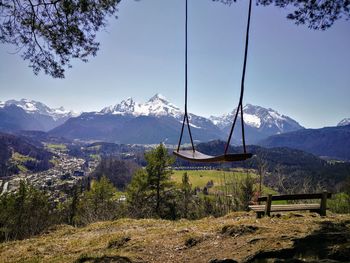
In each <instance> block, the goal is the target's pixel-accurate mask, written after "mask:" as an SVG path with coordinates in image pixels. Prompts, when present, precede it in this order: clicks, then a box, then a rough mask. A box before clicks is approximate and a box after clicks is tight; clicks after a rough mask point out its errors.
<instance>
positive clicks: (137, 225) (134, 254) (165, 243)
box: [0, 213, 350, 262]
mask: <svg viewBox="0 0 350 263" xmlns="http://www.w3.org/2000/svg"><path fill="white" fill-rule="evenodd" d="M300 215H301V216H300ZM344 220H347V222H350V216H349V215H347V216H340V215H329V216H327V217H325V218H322V217H320V216H318V215H316V214H310V213H298V216H297V215H295V214H292V213H290V214H286V215H283V216H281V217H279V218H278V217H272V218H263V219H259V220H257V219H256V218H255V215H254V214H253V213H232V214H230V215H228V216H225V217H221V218H205V219H202V220H197V221H188V220H179V221H166V220H155V219H142V220H134V219H120V220H117V221H111V222H99V223H95V224H91V225H89V226H86V227H84V228H73V227H71V226H57V227H56V229H53V230H51V231H50V232H48V233H45V234H43V235H41V236H38V237H35V238H31V239H27V240H22V241H14V242H7V243H3V244H0V262H130V261H131V262H209V260H211V259H223V258H233V259H235V260H237V261H239V262H244V261H247V260H249V259H250V258H252V257H253V256H254V255H256V254H257V253H259V252H261V251H266V250H280V249H285V248H290V247H292V246H293V240H294V239H296V238H303V237H306V236H308V235H310V234H311V233H313V232H315V231H317V230H318V229H320V227H321V225H322V223H325V222H330V221H331V222H334V223H339V222H343V221H344ZM128 260H130V261H128Z"/></svg>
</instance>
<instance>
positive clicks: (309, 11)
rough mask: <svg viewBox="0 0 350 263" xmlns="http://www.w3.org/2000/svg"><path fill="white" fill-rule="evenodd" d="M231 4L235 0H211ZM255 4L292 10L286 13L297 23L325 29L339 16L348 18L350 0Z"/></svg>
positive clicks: (258, 1) (262, 0)
mask: <svg viewBox="0 0 350 263" xmlns="http://www.w3.org/2000/svg"><path fill="white" fill-rule="evenodd" d="M213 1H215V2H221V3H224V4H228V5H231V4H232V3H234V2H237V0H213ZM256 4H257V5H262V6H269V5H275V6H277V7H280V8H288V10H292V12H291V13H289V14H288V15H287V18H288V19H291V20H293V21H294V22H295V24H297V25H307V26H308V27H309V28H311V29H317V30H318V29H321V30H325V29H327V28H329V27H331V26H332V25H333V24H334V22H335V21H336V20H338V19H340V18H345V19H347V20H349V19H350V0H256Z"/></svg>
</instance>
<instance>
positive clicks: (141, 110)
mask: <svg viewBox="0 0 350 263" xmlns="http://www.w3.org/2000/svg"><path fill="white" fill-rule="evenodd" d="M100 113H103V114H115V115H126V114H128V115H133V116H158V117H159V116H171V117H174V118H181V117H182V115H183V113H182V111H181V110H180V109H179V108H178V107H177V106H175V105H174V104H172V103H170V102H169V101H168V100H167V99H166V98H165V97H164V96H162V95H161V94H158V93H157V94H156V95H154V96H153V97H152V98H150V99H149V100H148V101H147V102H146V103H138V102H135V101H134V99H133V98H131V97H130V98H128V99H126V100H123V101H122V102H120V103H118V104H116V105H115V106H109V107H106V108H104V109H102V110H101V111H100Z"/></svg>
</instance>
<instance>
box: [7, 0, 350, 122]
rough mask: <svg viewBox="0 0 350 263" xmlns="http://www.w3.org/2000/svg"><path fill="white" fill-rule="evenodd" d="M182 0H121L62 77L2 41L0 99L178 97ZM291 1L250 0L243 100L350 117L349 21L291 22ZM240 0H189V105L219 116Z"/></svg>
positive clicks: (68, 103)
mask: <svg viewBox="0 0 350 263" xmlns="http://www.w3.org/2000/svg"><path fill="white" fill-rule="evenodd" d="M184 3H185V1H180V0H177V1H173V0H147V1H146V0H142V1H122V2H121V4H120V6H119V12H118V17H119V18H118V19H116V20H115V19H110V22H109V26H108V27H107V28H106V29H105V30H103V31H101V32H100V33H99V34H98V39H99V41H100V43H101V48H100V51H99V52H98V55H97V57H95V58H91V59H90V61H89V62H88V63H82V62H73V68H72V69H70V70H68V71H67V73H66V78H65V79H63V80H61V79H52V78H51V77H49V76H45V75H44V74H42V73H41V74H40V75H39V76H35V75H34V74H33V73H32V71H31V69H30V68H28V66H27V63H26V62H25V61H22V59H21V58H20V56H19V55H13V54H11V53H12V52H13V51H14V48H13V47H11V46H4V45H2V46H0V56H1V60H0V101H4V100H7V99H20V98H28V99H34V100H39V101H42V102H44V103H46V104H47V105H49V106H51V107H58V106H61V105H63V106H64V107H65V108H68V109H74V110H79V111H94V110H100V109H101V108H103V107H105V106H108V105H111V104H116V103H118V102H119V101H121V100H122V99H125V98H127V97H130V96H131V97H134V98H135V99H136V100H137V101H146V100H147V99H148V98H150V97H151V96H153V95H154V94H155V93H161V94H163V95H164V96H166V97H167V98H168V99H169V100H170V101H172V102H173V103H174V104H176V105H178V106H179V107H183V97H184V90H183V89H184V88H183V82H184V66H183V63H184V43H183V42H184ZM287 11H288V10H282V9H279V8H275V7H261V6H258V7H257V6H254V7H253V13H252V26H251V40H250V49H249V56H248V65H247V75H246V94H245V99H244V102H245V103H252V104H256V105H260V106H263V107H270V108H273V109H275V110H277V111H279V112H280V113H282V114H285V115H288V116H290V117H292V118H294V119H296V120H297V121H299V122H300V123H301V124H302V125H304V126H305V127H313V128H318V127H324V126H333V125H336V124H337V123H338V122H339V121H340V120H341V119H343V118H345V117H350V103H349V98H350V67H349V61H350V51H349V47H350V34H349V33H350V22H349V21H337V22H336V23H335V25H334V26H333V27H332V28H330V29H329V30H327V31H313V30H310V29H308V28H307V27H306V26H296V25H294V24H293V23H292V22H291V21H288V20H287V19H286V18H285V17H286V14H287ZM246 16H247V1H238V3H236V4H233V5H232V6H231V7H228V6H225V5H222V4H220V3H215V2H212V1H211V0H202V1H195V0H192V1H189V62H188V63H189V111H190V112H193V113H195V114H198V115H203V116H210V115H221V114H223V113H227V112H229V111H231V110H232V109H233V108H234V107H236V104H237V102H238V96H239V86H240V78H241V67H242V66H241V65H242V62H243V50H244V30H245V23H246Z"/></svg>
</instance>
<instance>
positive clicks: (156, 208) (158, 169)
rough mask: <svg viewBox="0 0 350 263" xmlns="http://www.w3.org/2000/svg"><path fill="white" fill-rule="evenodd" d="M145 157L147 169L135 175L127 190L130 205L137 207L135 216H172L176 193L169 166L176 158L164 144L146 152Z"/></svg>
mask: <svg viewBox="0 0 350 263" xmlns="http://www.w3.org/2000/svg"><path fill="white" fill-rule="evenodd" d="M145 159H146V161H147V166H146V168H145V170H139V171H138V172H137V173H136V174H135V175H134V177H133V179H132V181H131V183H130V185H129V187H128V190H127V192H128V198H127V199H128V202H129V207H134V209H135V208H137V210H134V213H135V214H133V216H140V215H141V216H145V215H146V216H157V217H162V218H166V217H172V216H171V215H170V214H171V213H172V212H171V211H170V210H171V209H173V208H172V206H173V203H174V200H175V193H174V189H173V188H174V184H173V182H171V179H170V175H171V170H170V169H169V167H170V166H171V164H172V163H173V162H174V159H173V158H172V157H171V156H170V155H169V153H168V151H167V149H166V148H165V147H164V145H163V144H160V145H159V146H158V147H157V148H155V149H153V150H151V151H149V152H147V153H145ZM141 204H142V205H141Z"/></svg>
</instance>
